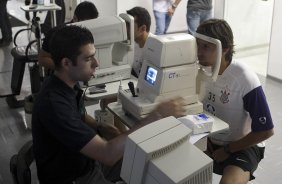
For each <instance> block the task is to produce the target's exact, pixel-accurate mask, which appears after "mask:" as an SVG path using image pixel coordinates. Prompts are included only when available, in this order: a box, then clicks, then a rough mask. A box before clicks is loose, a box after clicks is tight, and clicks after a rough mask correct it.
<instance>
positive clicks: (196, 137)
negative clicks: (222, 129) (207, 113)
mask: <svg viewBox="0 0 282 184" xmlns="http://www.w3.org/2000/svg"><path fill="white" fill-rule="evenodd" d="M207 135H208V133H202V134H196V135H191V136H190V139H189V141H190V143H191V144H195V143H196V142H197V141H198V140H200V139H202V138H203V137H206V136H207Z"/></svg>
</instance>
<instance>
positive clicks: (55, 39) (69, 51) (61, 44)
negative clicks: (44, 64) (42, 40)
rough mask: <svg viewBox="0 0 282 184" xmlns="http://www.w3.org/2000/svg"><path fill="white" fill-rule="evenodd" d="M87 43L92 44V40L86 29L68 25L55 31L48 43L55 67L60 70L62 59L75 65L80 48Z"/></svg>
mask: <svg viewBox="0 0 282 184" xmlns="http://www.w3.org/2000/svg"><path fill="white" fill-rule="evenodd" d="M89 43H94V38H93V36H92V34H91V32H90V31H89V30H88V29H87V28H83V27H79V26H76V25H70V26H63V27H61V28H59V29H58V30H56V32H54V34H53V35H52V38H51V42H50V53H51V56H52V59H53V60H54V63H55V67H56V68H57V69H59V68H61V61H62V59H63V58H68V59H70V60H71V61H72V63H73V65H76V62H77V61H76V60H77V57H78V56H79V55H80V54H81V51H80V48H81V47H82V46H84V45H86V44H89Z"/></svg>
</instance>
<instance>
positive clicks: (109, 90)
mask: <svg viewBox="0 0 282 184" xmlns="http://www.w3.org/2000/svg"><path fill="white" fill-rule="evenodd" d="M128 82H133V83H134V85H135V86H136V85H137V78H135V77H133V76H131V78H130V79H125V80H122V81H121V85H122V87H123V89H128ZM119 85H120V81H115V82H110V83H107V84H106V87H105V90H106V92H104V93H96V94H89V90H86V92H85V97H86V99H87V100H101V99H104V98H109V97H114V96H117V92H118V88H119Z"/></svg>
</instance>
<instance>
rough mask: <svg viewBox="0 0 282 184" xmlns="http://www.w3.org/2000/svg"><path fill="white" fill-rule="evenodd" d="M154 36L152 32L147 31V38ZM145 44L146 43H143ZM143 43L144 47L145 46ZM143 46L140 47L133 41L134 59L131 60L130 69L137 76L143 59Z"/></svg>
mask: <svg viewBox="0 0 282 184" xmlns="http://www.w3.org/2000/svg"><path fill="white" fill-rule="evenodd" d="M152 36H154V35H153V34H152V33H149V35H148V37H147V39H148V38H149V37H152ZM145 45H146V43H145ZM145 45H144V47H145ZM144 47H143V48H140V47H139V45H138V44H137V43H135V47H134V61H133V62H132V70H133V71H134V72H135V73H136V74H137V76H139V74H140V71H141V68H142V63H143V59H144Z"/></svg>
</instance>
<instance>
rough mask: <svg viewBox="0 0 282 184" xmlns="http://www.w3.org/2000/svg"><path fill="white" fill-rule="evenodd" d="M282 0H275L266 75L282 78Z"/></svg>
mask: <svg viewBox="0 0 282 184" xmlns="http://www.w3.org/2000/svg"><path fill="white" fill-rule="evenodd" d="M281 17H282V1H281V0H275V3H274V11H273V22H272V30H271V38H270V47H269V57H268V68H267V75H269V76H271V77H274V78H277V79H279V80H282V59H281V56H282V49H281V43H282V22H281Z"/></svg>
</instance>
